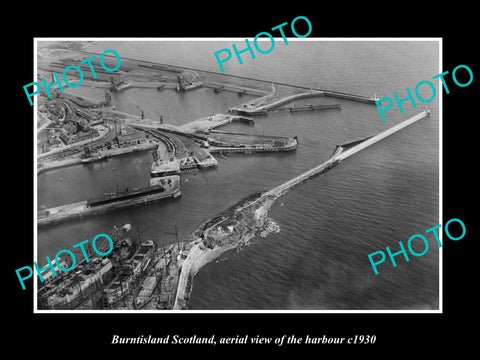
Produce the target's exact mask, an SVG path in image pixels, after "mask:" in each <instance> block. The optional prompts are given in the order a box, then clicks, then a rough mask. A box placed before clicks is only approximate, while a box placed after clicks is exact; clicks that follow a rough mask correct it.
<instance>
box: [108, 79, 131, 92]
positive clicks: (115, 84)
mask: <svg viewBox="0 0 480 360" xmlns="http://www.w3.org/2000/svg"><path fill="white" fill-rule="evenodd" d="M110 81H111V83H112V86H110V90H112V91H120V90H123V89H126V88H128V87H130V86H131V85H132V82H131V81H128V80H123V79H122V80H117V79H115V78H114V77H112V78H111V79H110Z"/></svg>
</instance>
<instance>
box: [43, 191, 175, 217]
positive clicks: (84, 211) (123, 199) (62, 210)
mask: <svg viewBox="0 0 480 360" xmlns="http://www.w3.org/2000/svg"><path fill="white" fill-rule="evenodd" d="M181 193H182V192H181V189H180V184H179V183H177V184H173V186H172V187H171V188H170V189H167V190H164V188H163V187H162V186H161V185H158V186H148V187H144V188H139V189H132V190H128V191H123V192H119V193H115V194H113V195H110V196H108V195H107V196H102V197H99V198H95V199H90V200H85V201H79V202H76V203H71V204H67V205H61V206H57V207H53V208H49V209H46V210H40V211H38V221H37V224H38V226H45V225H51V224H57V223H59V222H63V221H67V220H70V219H74V218H83V217H85V216H91V215H98V214H104V213H106V212H108V211H111V210H116V209H123V208H127V207H133V206H139V205H143V204H148V203H152V202H155V201H159V200H162V199H167V198H176V197H178V196H180V195H181Z"/></svg>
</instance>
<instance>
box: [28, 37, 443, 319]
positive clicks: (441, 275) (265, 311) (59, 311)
mask: <svg viewBox="0 0 480 360" xmlns="http://www.w3.org/2000/svg"><path fill="white" fill-rule="evenodd" d="M245 39H248V40H249V41H250V40H252V41H253V39H254V38H239V37H227V38H217V37H214V38H162V37H160V38H136V37H132V38H104V37H99V38H92V37H87V38H83V37H77V38H76V37H73V38H72V37H66V38H62V37H54V38H34V39H33V40H34V45H33V66H34V72H33V73H34V80H33V81H35V79H37V75H38V71H37V51H38V48H37V42H38V41H95V42H100V41H110V42H111V41H244V40H245ZM274 39H275V41H283V38H278V37H275V38H274ZM258 40H260V41H267V40H270V39H268V38H259V39H258ZM287 40H288V41H289V42H290V41H324V42H328V41H337V42H338V41H438V44H439V54H438V56H439V69H438V70H439V74H440V73H442V72H443V70H442V68H443V58H442V56H443V38H441V37H432V38H424V37H421V38H420V37H393V38H385V37H373V38H355V37H353V38H352V37H345V38H315V37H312V38H310V37H306V38H290V37H287ZM219 73H220V72H219ZM226 75H228V74H226ZM433 75H436V74H433ZM433 75H432V76H433ZM421 80H422V79H419V81H421ZM438 93H439V114H438V121H439V149H438V150H439V224H442V218H443V210H442V209H443V199H442V194H443V180H442V179H443V165H442V163H443V91H438ZM37 110H38V108H37V101H34V105H33V111H34V122H33V124H34V131H33V144H34V147H33V148H34V149H33V151H34V154H33V156H34V161H33V164H34V169H33V170H34V171H33V174H34V179H33V186H34V188H33V194H34V195H33V199H34V201H33V203H34V211H33V214H34V219H33V223H34V252H33V262H34V261H36V259H37V245H38V223H37V205H38V203H37V201H38V199H37V178H38V176H37V122H38V113H37ZM442 225H443V224H442ZM432 226H434V225H432ZM439 237H440V242H441V243H442V244H443V232H442V231H439ZM438 256H439V293H438V296H439V309H438V310H38V309H37V290H38V286H37V280H36V277H35V276H34V280H33V300H34V301H33V313H35V314H65V313H67V314H85V313H87V314H90V313H93V314H211V313H214V314H217V313H223V314H242V313H252V314H331V313H335V314H392V313H394V314H423V313H429V314H432V313H433V314H441V313H443V247H439V254H438ZM35 273H36V271H34V274H35Z"/></svg>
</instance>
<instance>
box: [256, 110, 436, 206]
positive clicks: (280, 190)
mask: <svg viewBox="0 0 480 360" xmlns="http://www.w3.org/2000/svg"><path fill="white" fill-rule="evenodd" d="M428 115H430V112H429V111H428V110H425V111H422V112H420V113H418V114H416V115H414V116H412V117H411V118H409V119H407V120H404V121H402V122H401V123H399V124H397V125H394V126H392V127H391V128H389V129H387V130H385V131H382V132H381V133H380V134H377V135H375V136H372V137H369V138H367V139H366V140H364V141H360V142H358V141H356V144H355V145H354V146H352V147H349V148H347V149H345V147H346V145H349V144H351V143H349V144H345V145H343V146H342V145H337V148H336V149H335V152H334V153H333V154H332V156H330V158H328V160H327V161H325V162H324V163H322V164H320V165H318V166H316V167H314V168H313V169H310V170H308V171H306V172H304V173H303V174H301V175H298V176H296V177H294V178H293V179H290V180H288V181H287V182H285V183H283V184H281V185H279V186H277V187H275V188H273V189H271V190H269V191H267V192H266V193H264V194H263V196H272V195H273V196H275V197H279V196H282V195H284V194H285V193H287V192H288V191H290V190H292V189H293V188H295V187H297V186H298V185H300V184H302V183H304V182H305V181H307V180H308V179H311V178H313V177H315V176H318V175H320V174H322V173H324V172H326V171H328V170H330V169H331V168H332V167H334V166H335V165H337V164H338V163H339V162H340V161H342V160H344V159H346V158H348V157H349V156H352V155H353V154H356V153H357V152H359V151H360V150H363V149H365V148H366V147H368V146H370V145H373V144H375V143H377V142H379V141H380V140H382V139H384V138H386V137H387V136H390V135H392V134H394V133H396V132H397V131H399V130H401V129H403V128H405V127H407V126H408V125H411V124H413V123H415V122H417V121H418V120H420V119H423V118H424V117H426V116H428Z"/></svg>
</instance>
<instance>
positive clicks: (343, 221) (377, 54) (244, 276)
mask: <svg viewBox="0 0 480 360" xmlns="http://www.w3.org/2000/svg"><path fill="white" fill-rule="evenodd" d="M280 40H281V39H280ZM309 40H313V41H289V44H288V45H285V44H283V42H282V41H281V42H279V43H278V44H277V46H276V47H275V52H272V53H270V54H266V55H259V56H257V57H256V59H251V58H247V57H245V59H244V63H243V64H238V63H235V62H233V61H230V62H228V63H225V64H224V66H225V71H226V73H227V74H234V75H240V76H247V77H254V78H259V79H264V80H266V81H278V82H285V83H290V84H296V85H302V86H306V87H313V88H321V89H328V90H336V91H342V92H347V93H354V94H359V95H365V96H373V95H374V94H376V95H377V96H378V97H384V96H389V97H392V96H393V93H394V92H396V93H398V94H399V97H400V98H402V97H406V95H407V94H406V91H405V88H406V87H410V88H411V89H413V88H414V87H415V85H416V84H417V83H418V82H419V81H422V80H431V78H432V76H434V75H436V74H438V73H440V71H439V65H438V62H439V56H438V52H439V49H438V43H437V42H435V41H365V40H363V41H315V40H314V39H309ZM239 41H242V39H239ZM231 43H232V41H225V42H221V41H169V42H153V41H148V42H117V41H112V42H96V43H94V44H92V45H90V46H89V47H87V49H86V50H88V51H93V52H98V53H101V52H102V51H104V50H106V49H114V50H115V51H117V52H118V53H119V54H120V56H121V57H122V58H124V57H125V58H137V59H141V60H147V61H154V62H158V63H165V64H172V65H179V66H185V67H191V68H197V69H204V70H210V71H218V69H217V67H218V66H217V64H216V61H215V58H214V56H213V52H214V51H216V50H218V49H220V48H223V47H228V46H230V45H231ZM245 55H248V54H245ZM432 82H433V81H432ZM78 89H80V87H79V88H78ZM438 89H439V88H438V84H437V90H438ZM207 90H208V91H211V95H210V94H209V93H208V92H207ZM85 91H86V92H85V94H87V93H88V90H85ZM167 91H171V93H168V94H167V93H166V92H167ZM163 92H164V93H163V94H162V92H158V91H157V90H156V89H151V90H148V89H133V88H132V89H126V90H124V91H123V92H122V93H121V94H119V95H118V96H116V97H114V102H116V103H115V105H116V107H117V108H118V109H121V110H123V111H127V112H131V113H134V114H135V113H136V112H138V108H137V105H138V106H139V107H140V108H142V109H143V110H144V111H145V113H148V114H149V116H151V117H152V118H154V117H155V115H156V114H157V113H160V114H165V116H164V120H165V121H166V122H168V119H171V120H170V121H171V122H172V123H176V124H181V123H185V122H188V121H191V120H193V119H195V118H198V117H202V116H208V115H211V114H214V113H217V112H226V111H227V110H228V108H229V107H231V106H235V105H239V104H241V103H243V102H245V101H247V100H248V99H246V98H240V97H238V96H237V94H236V93H230V92H221V93H219V94H214V93H213V90H211V89H198V90H194V91H191V92H188V93H184V94H175V93H174V92H173V90H164V91H163ZM402 95H403V96H402ZM428 97H429V96H424V98H428ZM312 102H315V103H319V104H333V103H338V104H340V105H341V109H340V110H335V109H332V110H324V111H317V112H305V113H297V114H282V115H277V116H269V117H261V118H256V119H255V126H247V125H244V124H232V125H229V126H227V127H223V128H222V130H231V131H238V132H247V133H255V134H265V135H267V134H271V135H282V136H298V139H299V146H298V149H297V150H296V151H295V152H288V153H278V154H249V155H246V154H242V155H231V156H228V157H227V158H221V157H218V158H217V160H218V162H219V165H218V168H216V169H212V170H206V171H200V172H198V173H196V174H195V173H192V174H187V175H182V196H181V198H179V199H175V200H167V201H163V202H159V203H155V204H151V205H148V206H144V207H140V208H134V209H124V210H119V211H115V212H111V213H108V214H104V215H99V216H94V217H87V218H85V219H82V220H73V221H69V222H65V223H60V224H58V225H55V226H52V227H45V228H40V229H39V232H38V258H39V259H42V258H43V259H44V258H45V257H46V256H50V257H52V256H54V255H55V254H56V253H57V252H58V251H59V250H61V249H65V248H70V247H71V245H73V244H75V243H78V242H79V241H82V240H84V239H87V238H90V239H91V238H92V237H93V236H95V235H96V234H97V233H103V232H108V231H109V230H110V229H111V228H112V227H113V226H114V225H116V226H121V225H123V224H125V223H131V224H132V225H134V226H135V227H136V228H134V230H133V231H136V230H137V229H138V232H139V233H141V234H142V235H141V236H142V240H143V239H144V240H146V239H153V240H155V241H156V242H157V243H158V244H170V243H172V242H174V241H175V236H174V235H172V232H174V225H177V228H178V233H179V237H180V239H181V240H184V239H187V238H188V236H189V235H190V234H191V232H192V231H193V230H194V229H195V228H196V227H197V226H198V225H199V224H200V223H201V222H202V221H204V220H205V219H208V218H210V217H213V216H215V215H216V214H217V213H219V212H220V211H222V210H224V209H226V208H228V207H229V206H231V205H233V204H235V203H236V202H237V201H238V200H240V199H241V198H243V197H245V196H248V195H250V194H252V193H254V192H258V191H265V190H268V189H271V188H272V187H274V186H277V185H279V184H281V183H282V182H284V181H286V180H288V179H290V178H292V177H294V176H296V175H299V174H301V173H302V172H304V171H306V170H308V169H310V168H312V167H314V166H316V165H318V164H320V163H321V162H323V161H325V160H326V159H327V158H328V157H329V156H330V155H331V153H332V152H333V150H334V149H335V145H336V144H342V143H345V142H348V141H350V140H355V139H359V138H361V137H365V136H368V135H373V134H376V133H379V132H381V131H383V130H385V129H387V128H389V127H391V126H393V125H395V124H397V123H399V122H401V121H402V120H404V119H406V118H408V117H410V116H412V115H414V114H416V113H418V112H419V111H421V110H423V108H419V107H418V108H416V109H413V108H412V106H411V104H410V103H408V102H406V103H404V108H405V113H404V114H401V113H400V111H399V110H398V109H392V110H390V111H388V112H386V113H385V115H386V121H382V120H381V117H380V114H379V112H378V110H377V108H376V106H375V105H372V104H365V103H359V102H352V101H347V100H341V99H334V98H318V99H306V100H303V103H312ZM428 105H429V107H430V108H431V109H432V116H430V117H427V118H425V119H422V120H420V121H419V122H417V123H415V124H414V125H411V126H409V127H407V128H406V129H403V130H401V131H400V132H398V133H396V134H394V135H392V136H390V137H388V138H386V139H385V140H382V141H381V142H379V143H377V144H375V145H373V146H371V147H369V148H367V149H365V150H364V151H361V152H359V153H357V154H355V155H354V156H352V157H350V158H348V159H346V160H344V161H343V162H342V163H340V164H339V165H338V166H336V167H335V168H333V169H332V170H330V171H329V172H327V173H325V174H323V175H321V176H319V177H317V178H315V179H313V180H310V181H308V182H307V183H305V184H303V185H301V186H300V187H298V188H296V189H294V190H293V191H291V192H290V193H288V194H287V195H285V196H283V197H281V198H280V199H279V200H277V202H276V203H275V204H274V206H273V207H272V209H271V210H270V212H269V218H271V219H272V220H273V221H274V223H275V224H276V226H278V229H279V230H280V231H278V232H275V231H274V232H272V233H270V234H268V236H266V237H260V236H259V237H258V238H255V239H254V240H253V241H252V242H251V245H250V246H247V247H245V248H243V249H242V250H241V251H239V252H234V251H231V252H228V253H226V254H224V255H223V256H222V258H221V260H225V261H218V262H216V261H213V262H211V263H209V264H208V265H206V266H205V267H204V268H203V269H202V270H201V271H200V272H199V273H198V274H197V275H196V276H195V280H194V283H193V290H192V293H191V298H190V306H191V309H195V310H201V309H219V310H227V309H229V310H230V309H232V310H253V309H260V310H262V309H280V310H288V309H297V310H298V309H313V310H365V309H436V308H438V306H439V303H438V293H439V271H438V268H439V266H438V262H439V255H438V249H437V248H435V247H433V246H431V247H430V250H429V251H428V253H427V254H426V255H424V256H423V257H419V258H415V257H413V256H411V257H410V262H408V263H406V262H405V261H404V258H403V256H402V255H400V256H397V257H396V259H397V263H398V265H397V267H393V266H392V264H391V263H390V262H389V260H388V259H387V261H386V262H385V263H384V264H381V265H379V267H378V270H379V274H378V275H375V274H374V272H373V269H372V267H371V264H370V262H369V260H368V257H367V255H368V254H369V253H372V252H374V251H377V250H385V247H386V246H389V247H390V248H391V249H392V251H396V250H399V245H398V242H399V241H402V242H403V243H406V241H407V240H408V238H409V237H410V236H412V235H414V234H416V233H423V231H424V230H425V229H428V228H431V227H433V226H435V225H437V224H438V223H439V104H438V98H436V99H435V100H434V101H432V102H431V103H430V104H428ZM151 162H152V156H151V154H150V153H149V152H142V153H134V154H129V155H125V156H122V157H116V158H111V159H108V161H106V162H99V163H93V164H89V165H87V166H84V165H78V166H73V167H69V168H63V169H57V170H53V171H48V172H46V173H44V174H41V175H39V177H38V205H39V206H40V207H43V208H48V207H52V206H57V205H61V204H66V203H70V202H74V201H80V200H84V199H88V198H92V197H95V196H100V195H102V194H104V193H108V192H114V191H117V190H118V189H123V188H124V187H134V186H144V185H146V184H147V183H148V179H149V171H150V166H151ZM60 179H61V181H60ZM39 261H40V264H41V263H42V262H41V260H39Z"/></svg>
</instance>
